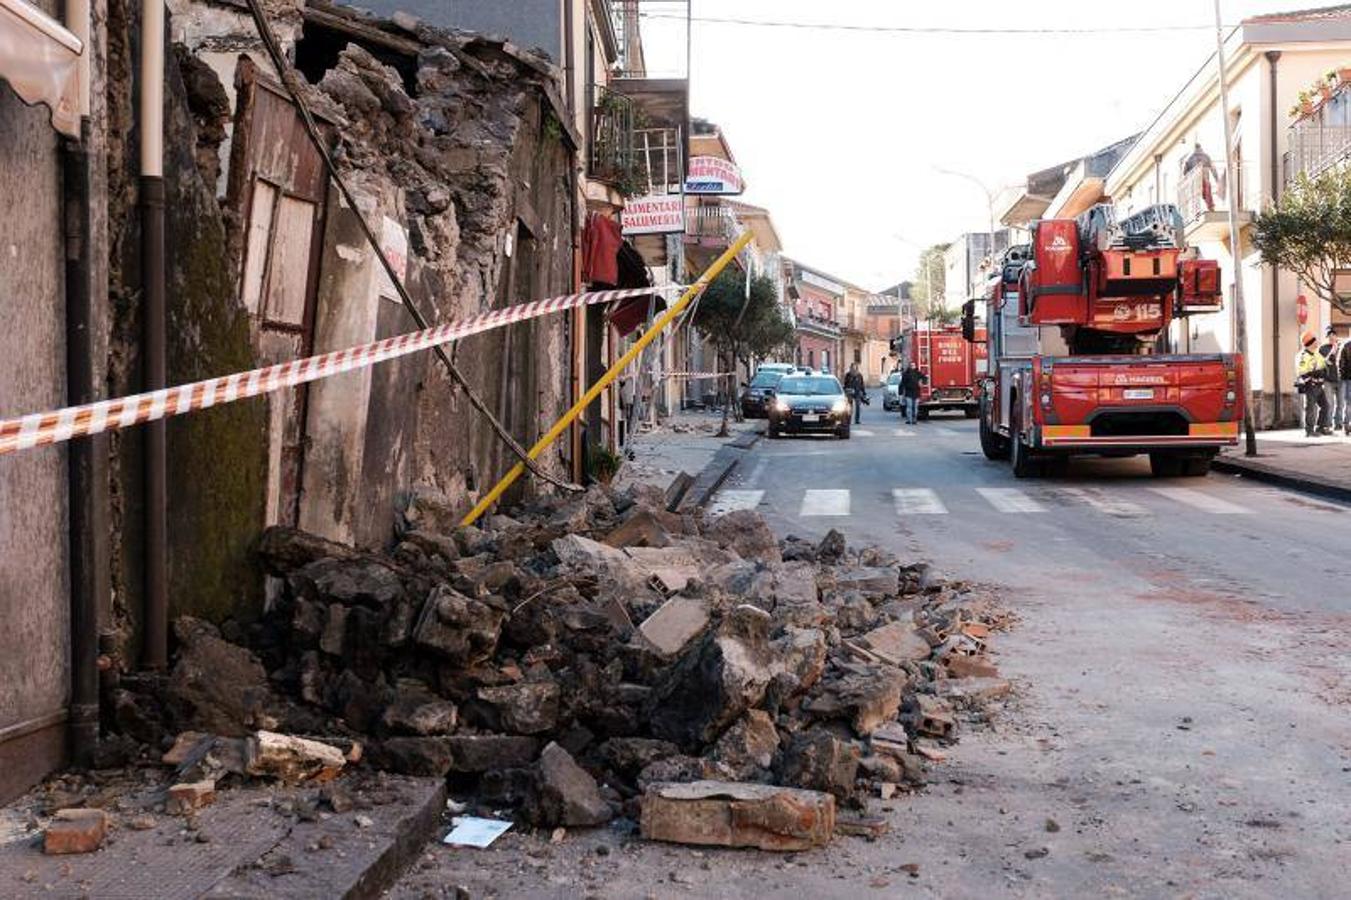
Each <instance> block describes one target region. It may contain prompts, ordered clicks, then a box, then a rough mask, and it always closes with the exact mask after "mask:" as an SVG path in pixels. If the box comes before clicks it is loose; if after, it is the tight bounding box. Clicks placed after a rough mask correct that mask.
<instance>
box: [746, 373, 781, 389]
mask: <svg viewBox="0 0 1351 900" xmlns="http://www.w3.org/2000/svg"><path fill="white" fill-rule="evenodd" d="M782 377H783V373H782V372H759V373H757V374H756V376H755V377H754V378H752V379H751V387H753V388H766V387H773V386H774V385H776V384H778V383H779V379H780V378H782Z"/></svg>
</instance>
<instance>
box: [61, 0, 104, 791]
mask: <svg viewBox="0 0 1351 900" xmlns="http://www.w3.org/2000/svg"><path fill="white" fill-rule="evenodd" d="M66 22H67V27H68V28H69V29H70V31H71V32H72V33H73V34H75V36H76V37H78V38H79V39H80V40H81V41H83V42H84V47H85V50H84V53H83V54H82V55H81V59H82V63H81V89H80V102H81V104H82V109H81V110H80V112H81V114H82V115H81V121H80V128H81V135H80V139H79V140H74V139H71V138H63V139H62V141H61V169H62V171H61V192H62V205H63V215H62V221H63V234H64V238H65V299H66V402H67V403H69V404H82V403H90V402H92V401H94V400H97V399H98V393H99V386H98V376H97V375H96V372H95V366H94V357H95V352H96V348H95V341H94V334H95V331H96V328H95V321H94V308H93V296H92V288H93V282H92V268H93V252H94V248H93V243H92V238H93V226H92V221H91V215H90V208H89V207H90V196H89V180H90V173H91V172H92V163H91V158H90V153H89V136H90V124H89V109H88V106H87V103H88V97H89V81H88V78H89V67H88V60H89V56H90V54H91V48H90V39H89V37H90V35H89V32H90V28H89V4H88V2H87V0H69V2H68V3H67V4H66ZM66 461H67V462H66V465H67V483H68V491H69V495H70V496H69V500H68V504H69V510H70V522H69V530H70V551H69V553H70V715H69V718H68V720H67V731H68V735H67V736H68V743H69V746H70V754H71V763H72V764H73V765H74V766H76V767H77V768H90V767H91V766H92V765H93V762H94V757H95V751H96V750H97V748H98V739H99V706H98V698H99V674H98V652H99V651H98V640H99V637H98V632H99V609H100V605H101V603H102V600H103V598H105V597H107V596H108V584H109V581H108V553H107V534H108V444H107V439H106V436H104V435H98V436H94V437H89V438H85V439H84V440H79V441H72V442H71V443H70V444H69V446H68V447H67V450H66Z"/></svg>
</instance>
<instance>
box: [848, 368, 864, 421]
mask: <svg viewBox="0 0 1351 900" xmlns="http://www.w3.org/2000/svg"><path fill="white" fill-rule="evenodd" d="M844 392H845V394H847V395H848V396H849V403H850V405H852V406H853V407H854V424H855V425H857V424H859V422H860V421H862V419H863V404H865V403H867V402H868V386H867V385H865V384H864V383H863V373H862V372H860V371H859V370H858V363H854V364H852V365H851V366H850V367H849V371H848V372H846V373H845V376H844Z"/></svg>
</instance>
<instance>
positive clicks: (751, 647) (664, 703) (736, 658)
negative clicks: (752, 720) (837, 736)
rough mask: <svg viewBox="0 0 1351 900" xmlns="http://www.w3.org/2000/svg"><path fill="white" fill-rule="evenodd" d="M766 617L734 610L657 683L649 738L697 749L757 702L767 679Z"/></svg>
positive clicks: (650, 710) (741, 608)
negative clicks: (657, 738) (651, 734)
mask: <svg viewBox="0 0 1351 900" xmlns="http://www.w3.org/2000/svg"><path fill="white" fill-rule="evenodd" d="M768 635H769V617H768V616H767V615H766V614H765V613H763V612H762V611H760V610H758V609H756V608H755V607H752V606H739V607H737V608H736V609H734V610H733V611H732V612H731V613H730V614H729V615H728V617H727V619H725V620H724V622H723V625H722V627H721V628H720V629H719V630H718V631H716V632H709V633H708V634H706V635H704V637H703V638H702V639H700V640H699V641H697V642H695V643H694V644H693V645H692V646H691V647H690V648H689V649H688V650H686V651H685V653H684V654H683V655H682V656H681V657H680V659H679V660H678V661H677V662H676V663H675V665H674V666H673V667H672V670H671V672H670V673H669V674H668V675H667V676H666V679H665V680H664V681H663V682H661V683H660V684H659V685H657V687H656V689H655V690H654V691H653V692H652V695H651V700H650V703H649V704H648V717H649V722H650V724H651V729H652V733H653V735H655V736H656V737H659V738H662V739H664V740H669V741H672V742H673V743H676V744H679V745H681V746H683V747H687V748H697V747H702V746H704V745H705V744H707V743H709V742H710V741H712V740H714V739H715V738H717V736H718V735H719V734H721V733H722V730H723V729H724V728H726V727H727V726H728V725H730V724H731V723H732V722H734V721H735V720H736V719H737V718H738V717H739V716H740V715H741V714H742V713H743V712H745V711H746V710H747V709H750V708H751V707H753V706H756V705H757V704H759V702H760V701H761V700H762V699H763V698H764V695H765V688H766V687H767V686H768V685H769V681H770V678H771V672H770V654H769V639H768Z"/></svg>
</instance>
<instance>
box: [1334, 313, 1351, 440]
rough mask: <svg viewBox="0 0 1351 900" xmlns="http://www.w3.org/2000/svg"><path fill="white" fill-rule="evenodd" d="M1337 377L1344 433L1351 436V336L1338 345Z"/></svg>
mask: <svg viewBox="0 0 1351 900" xmlns="http://www.w3.org/2000/svg"><path fill="white" fill-rule="evenodd" d="M1337 377H1338V378H1340V379H1341V391H1340V394H1339V396H1338V398H1337V399H1338V402H1339V403H1341V406H1342V433H1343V434H1345V435H1347V436H1348V437H1351V337H1349V338H1347V340H1344V341H1342V342H1341V343H1340V344H1339V345H1338V349H1337Z"/></svg>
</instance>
